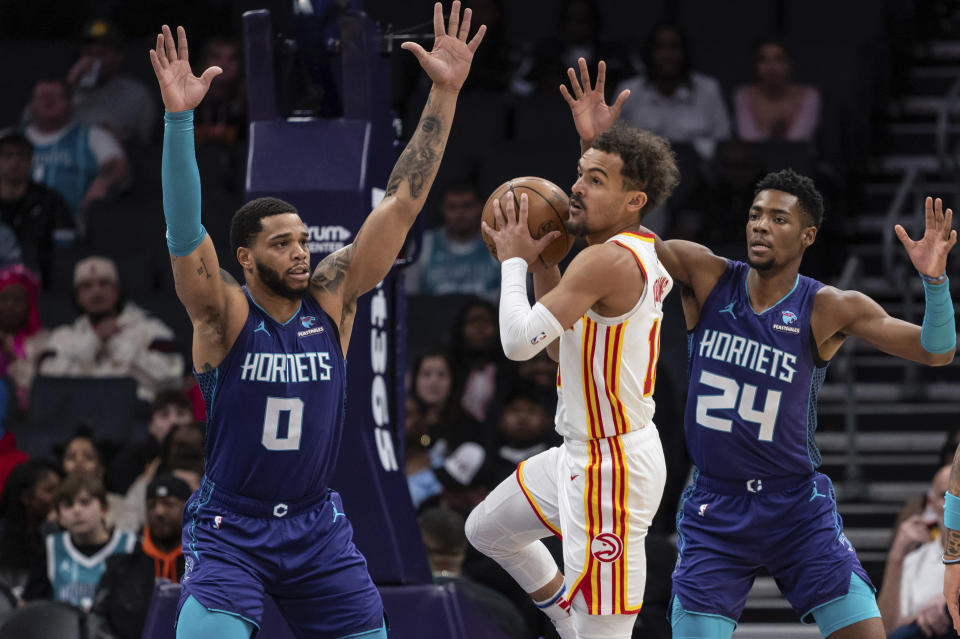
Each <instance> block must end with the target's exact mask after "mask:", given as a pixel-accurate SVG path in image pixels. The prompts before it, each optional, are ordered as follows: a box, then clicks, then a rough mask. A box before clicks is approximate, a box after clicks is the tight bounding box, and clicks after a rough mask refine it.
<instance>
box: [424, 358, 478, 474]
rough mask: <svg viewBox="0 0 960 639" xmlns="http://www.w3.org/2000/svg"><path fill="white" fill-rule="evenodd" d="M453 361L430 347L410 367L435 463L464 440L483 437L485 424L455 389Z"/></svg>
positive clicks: (432, 458) (474, 439)
mask: <svg viewBox="0 0 960 639" xmlns="http://www.w3.org/2000/svg"><path fill="white" fill-rule="evenodd" d="M453 370H454V369H453V362H452V360H451V359H450V356H449V355H448V354H447V353H446V351H444V350H441V349H436V350H431V351H427V352H426V353H424V354H423V355H421V356H420V357H418V358H417V359H416V360H415V361H414V363H413V368H412V370H411V386H412V394H413V395H414V396H415V397H416V398H417V400H418V401H420V402H421V403H422V406H423V408H424V419H425V421H426V426H427V435H428V438H429V442H428V446H429V447H430V459H431V463H432V465H433V466H439V465H441V464H442V463H443V460H444V459H445V458H446V456H447V454H449V453H450V451H451V450H453V449H454V448H456V447H457V446H458V445H460V444H461V443H462V442H464V441H475V442H479V441H483V427H482V426H481V425H480V423H479V422H478V421H477V420H475V419H473V417H471V416H470V415H469V414H467V413H466V412H465V411H464V409H463V407H462V406H461V405H460V396H459V395H458V394H456V393H455V392H454V379H453Z"/></svg>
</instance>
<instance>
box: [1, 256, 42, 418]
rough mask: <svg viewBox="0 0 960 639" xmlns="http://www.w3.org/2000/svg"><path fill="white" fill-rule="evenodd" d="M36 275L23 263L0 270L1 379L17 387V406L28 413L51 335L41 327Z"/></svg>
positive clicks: (15, 404)
mask: <svg viewBox="0 0 960 639" xmlns="http://www.w3.org/2000/svg"><path fill="white" fill-rule="evenodd" d="M39 292H40V286H39V284H38V282H37V278H36V276H35V275H34V274H33V273H31V272H30V271H29V270H28V269H27V268H26V267H24V266H23V265H22V264H15V265H13V266H8V267H7V268H4V269H0V377H9V378H10V379H11V380H12V381H13V384H14V389H15V391H14V392H15V400H16V401H15V403H14V407H16V408H17V409H19V410H20V411H25V410H26V409H27V405H28V404H29V402H30V385H31V384H32V383H33V378H34V376H35V375H36V372H37V365H38V363H39V359H40V354H41V353H42V352H43V351H44V349H45V348H46V344H47V339H48V338H49V334H48V333H47V331H46V330H45V329H44V328H43V327H42V326H41V325H40V312H39V310H38V307H37V296H38V294H39Z"/></svg>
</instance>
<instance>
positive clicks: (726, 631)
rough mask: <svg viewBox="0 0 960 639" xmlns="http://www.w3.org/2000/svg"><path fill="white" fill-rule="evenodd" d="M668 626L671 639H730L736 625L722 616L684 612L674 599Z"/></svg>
mask: <svg viewBox="0 0 960 639" xmlns="http://www.w3.org/2000/svg"><path fill="white" fill-rule="evenodd" d="M670 626H671V629H672V636H673V639H730V637H731V636H732V635H733V631H734V629H735V628H736V627H737V624H736V623H734V621H733V620H732V619H728V618H727V617H724V616H722V615H712V614H705V613H699V612H690V611H689V610H685V609H684V608H683V606H682V605H681V604H680V600H679V599H678V598H677V597H674V598H673V605H672V607H671V611H670Z"/></svg>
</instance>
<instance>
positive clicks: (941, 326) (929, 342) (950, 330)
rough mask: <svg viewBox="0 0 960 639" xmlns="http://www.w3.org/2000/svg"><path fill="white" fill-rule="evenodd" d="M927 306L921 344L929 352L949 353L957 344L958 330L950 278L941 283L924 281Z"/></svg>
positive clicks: (921, 331)
mask: <svg viewBox="0 0 960 639" xmlns="http://www.w3.org/2000/svg"><path fill="white" fill-rule="evenodd" d="M923 294H924V297H925V298H926V302H927V307H926V310H925V311H924V313H923V325H922V326H921V327H920V344H921V345H922V346H923V349H924V350H925V351H927V352H928V353H947V352H949V351H952V350H953V349H954V348H956V346H957V330H956V326H955V324H954V321H953V300H952V299H951V298H950V279H949V278H945V279H944V281H943V282H941V283H940V284H930V283H929V282H924V283H923Z"/></svg>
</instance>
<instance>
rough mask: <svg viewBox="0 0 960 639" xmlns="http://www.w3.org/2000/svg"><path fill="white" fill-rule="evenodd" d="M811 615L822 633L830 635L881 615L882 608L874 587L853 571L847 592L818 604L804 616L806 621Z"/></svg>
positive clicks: (825, 635)
mask: <svg viewBox="0 0 960 639" xmlns="http://www.w3.org/2000/svg"><path fill="white" fill-rule="evenodd" d="M809 615H813V618H814V620H815V621H816V622H817V626H819V627H820V634H821V635H823V636H824V637H829V636H830V635H831V634H833V633H834V632H836V631H837V630H840V629H841V628H846V627H847V626H850V625H853V624H855V623H857V622H858V621H863V620H864V619H871V618H873V617H879V616H880V609H879V608H878V607H877V597H876V595H875V594H874V593H873V589H872V588H871V587H870V586H869V585H867V582H865V581H864V580H863V579H862V578H861V577H860V575H858V574H856V573H853V574H852V575H850V589H849V590H847V594H845V595H844V596H842V597H840V598H838V599H834V600H833V601H830V602H827V603H825V604H823V605H822V606H817V607H816V608H814V609H813V610H811V611H810V612H808V613H807V614H806V615H804V616H803V618H804V620H805V621H806V620H807V618H808V617H809Z"/></svg>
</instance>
